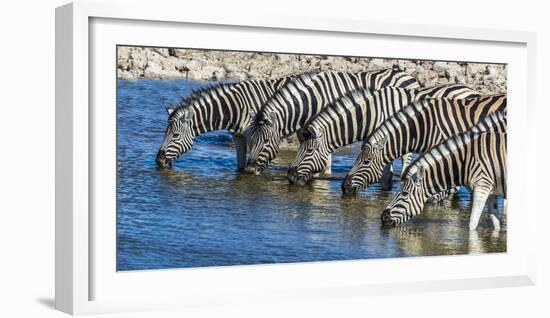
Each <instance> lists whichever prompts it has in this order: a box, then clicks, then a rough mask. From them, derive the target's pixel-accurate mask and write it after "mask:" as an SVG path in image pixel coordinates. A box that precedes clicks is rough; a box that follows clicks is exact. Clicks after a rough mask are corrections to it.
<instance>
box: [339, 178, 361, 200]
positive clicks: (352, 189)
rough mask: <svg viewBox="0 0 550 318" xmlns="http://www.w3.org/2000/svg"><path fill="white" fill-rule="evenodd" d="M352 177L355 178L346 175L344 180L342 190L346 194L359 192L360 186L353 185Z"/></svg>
mask: <svg viewBox="0 0 550 318" xmlns="http://www.w3.org/2000/svg"><path fill="white" fill-rule="evenodd" d="M352 179H353V178H352V177H351V176H350V175H346V177H345V178H344V181H342V192H343V193H344V194H345V195H355V194H357V192H359V188H358V187H356V186H353V183H352Z"/></svg>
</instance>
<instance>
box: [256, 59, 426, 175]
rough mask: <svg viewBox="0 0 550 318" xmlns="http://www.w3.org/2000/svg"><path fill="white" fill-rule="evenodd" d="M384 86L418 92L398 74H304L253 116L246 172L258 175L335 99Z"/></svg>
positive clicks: (409, 78)
mask: <svg viewBox="0 0 550 318" xmlns="http://www.w3.org/2000/svg"><path fill="white" fill-rule="evenodd" d="M386 86H394V87H404V88H418V87H419V85H418V82H417V81H416V79H415V78H414V77H412V76H410V75H408V74H406V73H405V72H402V71H398V70H392V69H387V70H381V71H372V72H360V73H344V72H333V71H326V72H318V73H315V74H312V73H305V74H302V75H300V76H298V77H296V78H295V79H293V80H292V81H290V82H289V83H288V84H287V85H285V87H284V88H282V89H281V90H279V91H278V92H277V94H275V95H274V96H273V97H272V98H271V99H270V100H269V101H267V102H266V103H265V105H264V106H263V107H262V108H261V110H260V112H259V113H258V114H257V115H256V118H255V120H254V124H253V125H252V126H251V130H250V134H251V142H250V158H249V160H248V163H247V169H246V170H247V171H248V172H251V173H254V174H256V175H259V174H260V173H262V171H263V170H264V169H265V168H266V167H267V165H268V164H269V163H270V162H271V160H273V158H275V156H277V154H278V152H279V143H280V142H281V139H282V138H283V137H286V136H288V135H290V134H292V133H294V132H297V135H298V138H299V139H300V138H301V133H300V132H299V130H300V129H301V128H302V127H303V126H304V125H305V124H306V123H307V121H308V120H309V119H311V118H312V117H313V116H314V115H315V114H317V113H319V112H320V111H321V110H322V109H323V108H324V107H326V106H327V105H328V104H330V103H332V102H333V101H335V100H336V99H338V98H340V97H341V96H343V95H345V94H346V93H348V92H351V91H353V90H355V89H358V88H366V89H370V90H377V89H380V88H382V87H386Z"/></svg>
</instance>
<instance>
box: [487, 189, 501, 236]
mask: <svg viewBox="0 0 550 318" xmlns="http://www.w3.org/2000/svg"><path fill="white" fill-rule="evenodd" d="M487 211H488V212H489V216H490V217H491V222H492V223H493V229H495V230H497V231H498V230H500V220H499V218H498V216H499V215H498V201H497V196H496V195H490V196H489V199H488V200H487Z"/></svg>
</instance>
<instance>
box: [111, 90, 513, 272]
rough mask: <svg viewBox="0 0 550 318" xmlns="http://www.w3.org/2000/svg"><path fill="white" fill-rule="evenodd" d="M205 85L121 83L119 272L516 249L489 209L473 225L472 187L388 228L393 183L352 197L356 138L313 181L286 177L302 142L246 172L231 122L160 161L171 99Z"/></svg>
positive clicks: (118, 155)
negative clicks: (348, 180)
mask: <svg viewBox="0 0 550 318" xmlns="http://www.w3.org/2000/svg"><path fill="white" fill-rule="evenodd" d="M205 84H207V83H201V82H193V81H184V80H174V81H162V80H139V81H123V80H121V81H119V82H118V96H117V106H118V115H117V116H118V118H117V120H118V121H117V134H118V136H117V138H118V151H117V159H118V171H117V172H118V186H117V208H118V211H117V269H118V270H119V271H127V270H139V269H161V268H185V267H199V266H225V265H244V264H265V263H288V262H307V261H329V260H350V259H366V258H384V257H403V256H423V255H448V254H465V253H490V252H504V251H505V250H506V231H505V229H506V223H504V226H503V228H504V230H502V231H501V232H500V233H493V232H492V231H491V230H490V225H489V224H490V223H489V222H488V220H486V219H483V220H482V223H481V230H479V231H478V235H475V236H472V235H470V234H469V231H468V230H467V228H468V225H467V224H468V219H469V208H470V199H471V198H470V195H469V193H468V192H467V191H465V190H461V192H460V193H459V194H458V196H457V198H456V199H455V200H452V201H450V202H448V203H447V204H446V205H444V206H435V205H431V206H428V207H427V208H426V209H425V211H424V213H423V214H422V215H420V216H418V217H417V218H415V219H414V220H413V221H411V222H410V224H408V225H407V226H405V227H402V228H399V229H390V230H385V229H381V228H380V213H381V211H382V209H383V207H384V206H385V205H386V204H387V203H388V202H389V201H390V199H391V193H390V192H386V191H381V190H380V188H379V187H377V186H376V185H375V186H373V187H371V188H369V190H368V191H366V192H365V193H362V194H361V195H360V196H359V197H357V198H343V197H341V191H340V183H341V180H342V177H343V175H344V174H345V172H346V171H347V170H348V169H349V168H350V167H351V165H352V164H353V161H354V160H355V155H356V154H357V151H358V147H357V146H354V147H346V148H344V149H342V150H341V151H339V152H337V153H336V154H334V156H333V175H332V176H331V177H330V178H328V179H323V180H315V181H314V182H312V183H311V184H309V185H307V186H305V187H298V186H293V185H289V184H288V182H287V180H286V167H287V166H288V162H289V161H290V160H291V159H292V158H293V156H294V153H293V152H291V151H286V152H283V153H281V155H280V158H278V160H277V162H276V164H275V165H274V166H272V167H270V168H269V169H268V170H267V171H266V173H265V174H264V175H262V176H252V175H248V174H243V173H238V172H236V169H235V168H236V164H235V150H234V148H233V145H232V141H231V136H230V135H229V134H228V133H226V132H213V133H209V134H205V135H202V136H199V137H197V138H196V139H195V145H194V146H193V149H192V150H191V151H189V152H188V153H187V154H185V155H184V156H182V158H181V159H180V160H178V161H177V162H176V163H175V164H174V166H173V169H172V170H158V169H157V168H156V165H155V155H156V152H157V150H158V147H159V145H160V143H161V142H162V139H163V134H164V129H165V126H166V120H167V114H166V111H165V105H169V104H173V103H176V102H177V101H178V100H179V99H180V98H181V97H184V96H186V95H187V94H189V93H190V92H191V91H192V89H195V88H198V87H200V86H202V85H205ZM395 168H396V170H399V166H398V165H396V167H395ZM397 187H398V183H397V182H395V184H394V190H395V189H397Z"/></svg>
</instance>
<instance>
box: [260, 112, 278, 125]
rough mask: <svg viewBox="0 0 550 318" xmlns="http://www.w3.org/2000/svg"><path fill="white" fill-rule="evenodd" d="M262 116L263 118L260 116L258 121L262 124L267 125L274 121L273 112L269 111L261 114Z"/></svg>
mask: <svg viewBox="0 0 550 318" xmlns="http://www.w3.org/2000/svg"><path fill="white" fill-rule="evenodd" d="M263 117H264V118H262V120H261V121H260V123H262V124H264V125H267V126H273V122H274V121H275V114H273V113H270V114H269V115H267V116H263Z"/></svg>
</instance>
